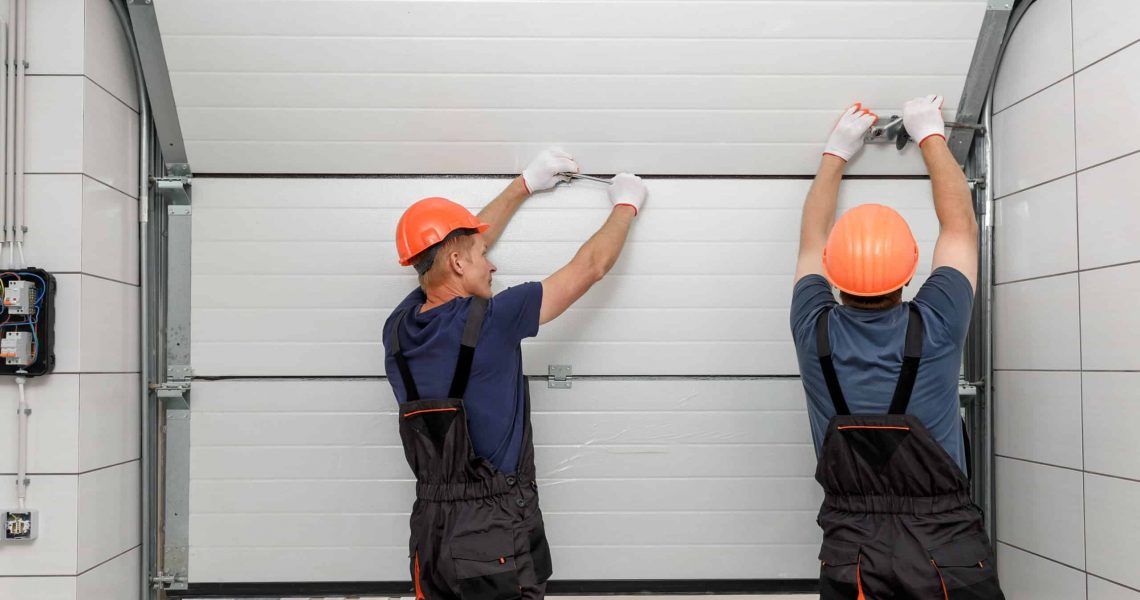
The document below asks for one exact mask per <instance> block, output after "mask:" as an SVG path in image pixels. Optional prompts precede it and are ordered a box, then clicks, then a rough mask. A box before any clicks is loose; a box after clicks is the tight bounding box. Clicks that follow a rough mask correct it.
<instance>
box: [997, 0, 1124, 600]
mask: <svg viewBox="0 0 1140 600" xmlns="http://www.w3.org/2000/svg"><path fill="white" fill-rule="evenodd" d="M1070 32H1071V39H1066V37H1065V35H1066V34H1070ZM1137 40H1140V3H1137V2H1134V1H1132V0H1038V2H1036V3H1035V4H1034V5H1032V6H1031V7H1030V9H1029V12H1028V13H1026V17H1025V18H1024V19H1023V20H1022V22H1021V24H1020V25H1019V28H1018V30H1017V32H1016V33H1015V34H1014V37H1013V39H1012V41H1011V43H1010V50H1009V52H1008V53H1007V58H1006V61H1005V62H1004V63H1003V65H1002V66H1001V70H1000V72H999V75H998V83H997V100H996V102H995V106H996V107H997V109H998V110H999V111H1000V112H998V113H997V114H996V115H995V116H994V144H995V146H994V153H995V161H996V163H997V164H996V165H995V169H996V173H995V178H996V191H997V195H998V200H997V206H996V219H995V237H996V239H995V243H994V248H995V270H996V282H997V284H998V286H997V290H996V295H995V316H994V319H995V330H994V336H995V366H996V368H997V369H999V371H998V373H997V375H996V380H995V394H996V398H995V402H996V407H995V411H996V424H995V437H996V439H995V450H996V452H997V454H998V457H999V458H998V463H997V477H998V478H997V496H998V504H997V509H996V510H997V537H998V540H999V560H1000V562H1001V568H1002V571H1003V573H1002V581H1003V584H1004V587H1005V591H1006V597H1007V598H1010V599H1011V600H1015V599H1023V598H1024V599H1029V598H1033V599H1035V600H1036V599H1039V598H1046V599H1048V598H1066V599H1072V598H1078V599H1085V600H1125V599H1127V600H1136V599H1137V598H1140V576H1138V575H1137V574H1138V573H1140V570H1138V569H1137V568H1136V563H1135V556H1134V555H1135V552H1133V551H1132V550H1131V549H1132V548H1133V547H1134V546H1135V544H1136V540H1138V539H1140V517H1137V514H1138V513H1137V511H1136V506H1138V505H1140V437H1138V436H1137V435H1136V433H1135V432H1136V430H1137V428H1140V395H1138V392H1137V390H1138V389H1140V347H1137V345H1136V339H1137V338H1138V337H1140V316H1138V313H1137V311H1136V310H1135V300H1134V299H1135V298H1136V297H1137V296H1140V242H1138V241H1137V240H1138V239H1140V238H1137V236H1136V231H1137V230H1138V229H1140V208H1137V207H1138V206H1140V195H1138V192H1137V190H1138V189H1140V179H1138V175H1137V173H1140V159H1138V157H1140V155H1137V154H1136V151H1137V150H1140V141H1137V140H1140V117H1138V116H1137V115H1138V113H1137V112H1136V111H1135V110H1134V108H1130V107H1133V106H1134V105H1135V101H1136V98H1137V97H1138V95H1140V84H1138V83H1137V81H1138V80H1137V78H1136V77H1135V73H1136V72H1137V70H1138V69H1140V45H1137V44H1136V43H1135V42H1136V41H1137ZM1065 52H1071V55H1068V56H1066V55H1065ZM1062 66H1063V67H1065V68H1064V69H1063V70H1060V71H1058V70H1057V69H1058V68H1060V67H1062ZM1058 80H1060V81H1058ZM1042 88H1044V89H1042Z"/></svg>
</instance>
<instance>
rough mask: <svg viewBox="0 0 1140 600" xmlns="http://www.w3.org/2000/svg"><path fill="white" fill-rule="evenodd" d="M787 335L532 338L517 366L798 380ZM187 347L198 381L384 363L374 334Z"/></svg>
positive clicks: (355, 370) (356, 371) (343, 371)
mask: <svg viewBox="0 0 1140 600" xmlns="http://www.w3.org/2000/svg"><path fill="white" fill-rule="evenodd" d="M788 337H789V340H787V341H772V342H613V343H605V342H575V343H572V344H567V343H560V342H551V343H544V342H538V341H531V342H527V343H524V344H523V367H524V370H525V372H526V374H527V375H532V376H535V375H541V376H545V375H546V373H547V365H559V364H569V365H572V366H573V367H574V372H575V373H577V374H579V375H630V374H635V375H690V376H708V375H761V374H765V375H796V374H798V373H799V366H798V364H797V363H796V358H795V349H794V348H793V346H792V342H791V340H790V337H791V334H788ZM191 347H192V351H193V353H194V356H195V357H196V358H195V359H194V371H195V373H197V374H199V375H203V376H213V375H223V374H224V375H236V376H243V375H244V376H258V375H270V376H291V375H296V374H298V373H306V372H310V371H318V372H320V373H322V374H323V375H331V376H347V377H361V376H375V375H380V374H381V372H382V369H383V366H382V365H383V364H384V362H383V361H384V356H383V348H382V346H381V344H380V340H379V335H377V340H376V341H375V342H335V343H324V344H320V345H316V344H311V343H309V342H196V343H193V344H192V345H191ZM197 357H202V358H197ZM235 365H236V366H235Z"/></svg>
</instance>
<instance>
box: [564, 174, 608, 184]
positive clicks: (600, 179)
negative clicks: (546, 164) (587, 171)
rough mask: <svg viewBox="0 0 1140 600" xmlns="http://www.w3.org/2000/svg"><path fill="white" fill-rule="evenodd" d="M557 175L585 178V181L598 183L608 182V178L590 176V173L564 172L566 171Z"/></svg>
mask: <svg viewBox="0 0 1140 600" xmlns="http://www.w3.org/2000/svg"><path fill="white" fill-rule="evenodd" d="M559 175H561V176H563V177H569V178H571V179H585V180H587V181H597V182H598V183H604V184H606V185H609V184H610V180H609V179H602V178H600V177H592V176H590V175H582V174H581V173H570V172H566V173H559Z"/></svg>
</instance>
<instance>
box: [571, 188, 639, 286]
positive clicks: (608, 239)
mask: <svg viewBox="0 0 1140 600" xmlns="http://www.w3.org/2000/svg"><path fill="white" fill-rule="evenodd" d="M636 214H637V212H636V211H635V210H634V209H633V207H632V206H628V205H624V204H623V205H618V206H615V207H614V209H613V211H612V212H610V216H609V218H608V219H606V222H605V224H603V225H602V227H601V229H598V231H597V232H596V233H595V234H594V235H593V236H591V237H590V239H589V240H587V241H586V243H585V244H582V247H581V248H580V249H578V253H577V254H576V255H575V256H574V260H575V261H583V262H584V263H585V264H586V265H588V267H589V269H590V272H591V273H593V274H594V276H595V277H596V278H597V279H601V278H602V277H604V276H605V275H606V273H609V271H610V269H612V268H613V266H614V263H616V262H617V259H618V257H619V256H621V251H622V248H624V247H625V240H626V238H627V237H628V236H629V227H630V225H631V224H633V218H634V216H635V215H636Z"/></svg>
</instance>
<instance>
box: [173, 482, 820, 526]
mask: <svg viewBox="0 0 1140 600" xmlns="http://www.w3.org/2000/svg"><path fill="white" fill-rule="evenodd" d="M539 493H540V494H541V497H542V508H543V510H544V511H555V512H581V511H591V512H607V511H617V512H620V511H625V512H629V511H639V510H657V511H673V512H697V511H701V512H703V511H712V512H715V511H735V512H740V511H750V510H765V511H777V512H780V511H797V510H817V509H818V507H819V503H820V502H821V501H822V500H823V492H822V490H820V487H819V484H817V483H816V482H815V479H814V478H812V477H811V476H810V475H809V474H805V475H804V476H802V477H770V478H752V479H743V478H724V477H721V478H716V477H709V478H704V479H701V481H700V485H693V483H692V482H689V481H686V480H684V479H674V478H667V479H661V478H657V479H648V478H640V479H638V478H632V479H541V480H539ZM414 500H415V483H414V481H413V480H411V479H407V480H376V479H374V480H336V481H330V480H323V479H296V478H294V479H261V480H257V479H205V478H200V477H197V476H196V477H195V479H194V481H193V482H192V484H191V494H190V510H191V513H192V514H194V515H200V514H210V513H216V514H229V513H257V514H273V513H281V514H295V513H303V512H309V511H317V512H322V513H328V514H338V513H372V512H400V511H410V510H411V506H412V502H413V501H414ZM201 541H203V542H208V541H209V540H208V539H205V540H201Z"/></svg>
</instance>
